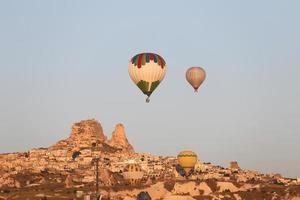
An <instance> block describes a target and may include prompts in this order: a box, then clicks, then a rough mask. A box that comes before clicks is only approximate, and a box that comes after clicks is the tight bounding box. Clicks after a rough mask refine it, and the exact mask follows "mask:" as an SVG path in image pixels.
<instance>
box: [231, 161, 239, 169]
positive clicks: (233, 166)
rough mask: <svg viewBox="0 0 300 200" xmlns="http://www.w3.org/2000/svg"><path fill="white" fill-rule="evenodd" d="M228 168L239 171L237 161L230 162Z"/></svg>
mask: <svg viewBox="0 0 300 200" xmlns="http://www.w3.org/2000/svg"><path fill="white" fill-rule="evenodd" d="M229 168H230V169H236V170H238V169H240V166H239V164H238V162H237V161H231V162H230V166H229Z"/></svg>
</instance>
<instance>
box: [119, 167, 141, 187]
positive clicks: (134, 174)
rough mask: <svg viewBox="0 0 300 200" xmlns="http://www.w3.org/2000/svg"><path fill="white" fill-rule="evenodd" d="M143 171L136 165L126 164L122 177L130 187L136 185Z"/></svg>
mask: <svg viewBox="0 0 300 200" xmlns="http://www.w3.org/2000/svg"><path fill="white" fill-rule="evenodd" d="M143 175H144V173H143V171H142V168H141V166H140V165H138V164H128V165H126V166H125V168H124V171H123V177H124V179H125V180H127V182H128V183H129V184H131V185H134V184H138V183H139V182H140V181H141V179H142V178H143Z"/></svg>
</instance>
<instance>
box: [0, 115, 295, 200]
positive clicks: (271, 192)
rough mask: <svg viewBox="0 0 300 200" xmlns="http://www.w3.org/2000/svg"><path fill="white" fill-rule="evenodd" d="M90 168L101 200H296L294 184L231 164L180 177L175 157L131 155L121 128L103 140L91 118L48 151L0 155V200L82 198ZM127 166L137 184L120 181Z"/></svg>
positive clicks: (201, 166) (91, 184) (89, 186)
mask: <svg viewBox="0 0 300 200" xmlns="http://www.w3.org/2000/svg"><path fill="white" fill-rule="evenodd" d="M97 160H99V162H97ZM96 163H98V164H99V169H98V170H99V171H98V172H99V178H100V193H101V194H102V196H103V198H102V199H104V200H105V199H106V200H107V199H113V200H122V199H126V200H134V199H137V196H138V194H139V193H140V192H142V191H147V192H148V193H149V195H150V196H151V198H152V199H165V200H195V199H207V200H213V199H227V200H228V199H236V200H240V199H249V200H252V199H270V200H271V199H294V200H296V199H300V179H298V180H297V179H290V178H284V177H282V176H281V175H280V174H262V173H259V172H255V171H251V170H244V169H242V168H241V167H240V165H239V164H238V162H237V161H232V162H230V165H229V167H228V168H225V167H221V166H214V165H212V164H211V163H204V162H201V161H200V160H198V162H197V164H196V166H195V169H194V172H193V174H192V175H191V176H189V177H188V178H184V177H181V176H180V175H179V174H178V173H177V171H176V170H175V165H176V164H177V159H176V157H174V156H169V157H163V156H155V155H151V154H148V153H135V151H134V149H133V147H132V145H131V144H130V143H129V142H128V139H127V136H126V133H125V127H124V126H123V125H122V124H117V125H116V127H115V129H114V131H113V133H112V137H111V138H110V139H108V138H107V137H106V136H105V134H104V133H103V129H102V127H101V124H100V123H99V122H98V121H96V120H94V119H91V120H84V121H80V122H78V123H75V124H73V126H72V128H71V133H70V136H69V137H68V138H67V139H65V140H61V141H59V142H57V143H56V144H54V145H52V146H50V147H48V148H37V149H32V150H29V151H27V152H21V153H7V154H0V200H1V199H20V200H27V199H28V200H34V199H37V200H39V199H53V200H54V199H55V200H58V199H83V195H92V194H94V193H95V191H96V188H95V179H96V178H95V177H96ZM130 163H135V164H138V165H140V166H141V169H142V170H143V172H144V177H143V178H142V180H141V182H140V183H139V184H137V185H129V184H128V182H127V181H126V180H125V179H124V177H123V176H122V170H123V169H124V167H125V166H126V165H128V164H130Z"/></svg>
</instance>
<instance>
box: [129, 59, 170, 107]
mask: <svg viewBox="0 0 300 200" xmlns="http://www.w3.org/2000/svg"><path fill="white" fill-rule="evenodd" d="M166 69H167V65H166V62H165V60H164V59H163V58H162V57H161V56H160V55H158V54H155V53H140V54H137V55H135V56H134V57H133V58H132V59H131V60H130V62H129V67H128V72H129V76H130V78H131V79H132V81H133V82H134V83H135V84H136V85H137V86H138V88H140V90H141V91H142V92H143V93H144V94H145V95H147V99H146V102H149V101H150V99H149V98H150V95H151V94H152V93H153V91H154V90H155V89H156V87H157V86H158V85H159V84H160V82H161V81H162V80H163V79H164V77H165V74H166Z"/></svg>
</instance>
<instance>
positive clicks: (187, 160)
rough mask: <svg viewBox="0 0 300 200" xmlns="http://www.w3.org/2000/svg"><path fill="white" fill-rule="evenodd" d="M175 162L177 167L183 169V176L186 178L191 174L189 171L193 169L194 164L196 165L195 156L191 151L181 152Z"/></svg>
mask: <svg viewBox="0 0 300 200" xmlns="http://www.w3.org/2000/svg"><path fill="white" fill-rule="evenodd" d="M177 160H178V163H179V165H180V166H181V167H182V168H183V170H184V171H185V175H186V176H188V175H190V174H191V173H190V172H191V170H193V169H194V167H195V165H196V163H197V160H198V159H197V155H196V154H195V153H194V152H193V151H189V150H187V151H181V152H180V153H179V154H178V156H177Z"/></svg>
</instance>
